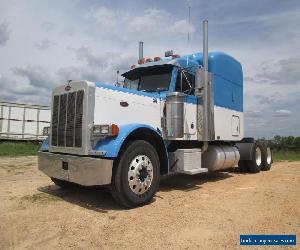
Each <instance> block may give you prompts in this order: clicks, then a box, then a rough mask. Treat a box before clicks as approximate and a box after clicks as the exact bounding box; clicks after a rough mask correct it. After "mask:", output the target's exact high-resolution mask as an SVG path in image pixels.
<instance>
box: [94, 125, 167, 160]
mask: <svg viewBox="0 0 300 250" xmlns="http://www.w3.org/2000/svg"><path fill="white" fill-rule="evenodd" d="M139 128H146V129H149V130H151V131H153V132H155V134H157V135H158V136H159V137H160V138H161V135H160V134H159V133H158V132H157V131H156V130H155V129H154V128H153V127H151V126H149V125H146V124H127V125H123V126H121V127H120V131H119V135H118V136H117V137H114V138H107V139H105V140H100V141H98V142H97V144H96V146H95V147H94V150H95V151H104V152H106V153H105V155H104V157H106V158H116V157H118V154H119V151H120V149H121V147H122V145H123V143H124V141H125V140H126V138H127V137H128V136H129V135H130V134H131V133H132V132H134V131H135V130H137V129H139ZM164 148H165V152H167V149H166V146H165V144H164Z"/></svg>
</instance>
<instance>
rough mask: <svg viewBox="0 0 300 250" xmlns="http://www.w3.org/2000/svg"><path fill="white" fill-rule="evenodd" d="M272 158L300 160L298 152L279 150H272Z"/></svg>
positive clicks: (275, 159)
mask: <svg viewBox="0 0 300 250" xmlns="http://www.w3.org/2000/svg"><path fill="white" fill-rule="evenodd" d="M273 160H274V162H276V161H300V152H294V151H286V152H284V151H279V152H273Z"/></svg>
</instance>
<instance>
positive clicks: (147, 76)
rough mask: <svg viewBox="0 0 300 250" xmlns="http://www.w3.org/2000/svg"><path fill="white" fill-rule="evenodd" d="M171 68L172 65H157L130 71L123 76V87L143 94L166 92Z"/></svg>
mask: <svg viewBox="0 0 300 250" xmlns="http://www.w3.org/2000/svg"><path fill="white" fill-rule="evenodd" d="M172 68H173V66H172V65H159V66H150V67H142V68H137V69H134V70H131V71H129V72H127V73H125V74H123V76H124V77H125V80H124V87H126V88H129V89H135V90H140V91H145V92H156V91H164V90H168V89H169V83H170V79H171V75H172Z"/></svg>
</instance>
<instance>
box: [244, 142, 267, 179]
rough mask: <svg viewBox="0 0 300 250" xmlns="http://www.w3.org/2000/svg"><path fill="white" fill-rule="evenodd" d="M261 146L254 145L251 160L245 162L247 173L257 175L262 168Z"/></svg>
mask: <svg viewBox="0 0 300 250" xmlns="http://www.w3.org/2000/svg"><path fill="white" fill-rule="evenodd" d="M262 155H263V146H262V145H261V144H259V143H257V142H256V143H255V144H254V146H253V149H252V160H249V161H247V169H248V172H249V173H259V172H260V170H261V168H262Z"/></svg>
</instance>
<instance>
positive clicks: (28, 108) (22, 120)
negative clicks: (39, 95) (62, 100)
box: [0, 102, 51, 140]
mask: <svg viewBox="0 0 300 250" xmlns="http://www.w3.org/2000/svg"><path fill="white" fill-rule="evenodd" d="M50 117H51V111H50V107H49V106H42V105H28V104H20V103H10V102H0V140H1V139H6V140H43V139H44V138H45V137H46V136H45V135H43V131H44V130H45V129H47V127H49V126H50Z"/></svg>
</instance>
